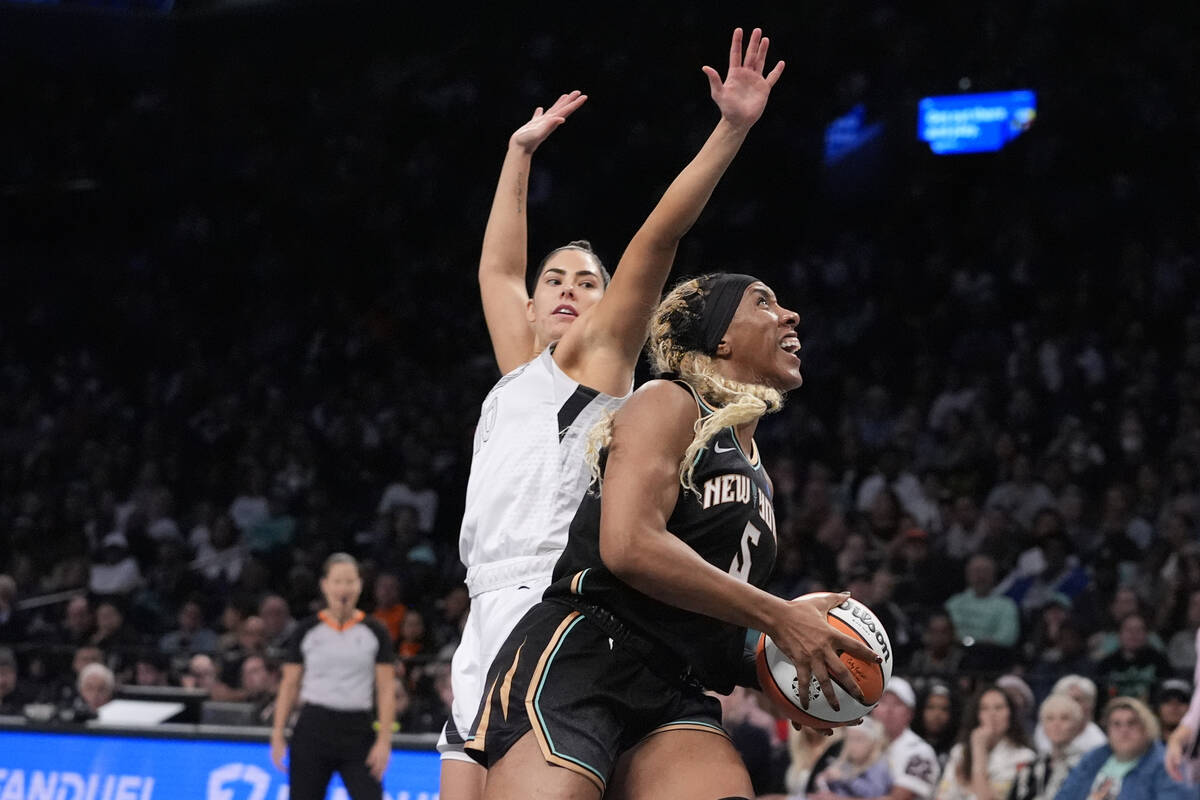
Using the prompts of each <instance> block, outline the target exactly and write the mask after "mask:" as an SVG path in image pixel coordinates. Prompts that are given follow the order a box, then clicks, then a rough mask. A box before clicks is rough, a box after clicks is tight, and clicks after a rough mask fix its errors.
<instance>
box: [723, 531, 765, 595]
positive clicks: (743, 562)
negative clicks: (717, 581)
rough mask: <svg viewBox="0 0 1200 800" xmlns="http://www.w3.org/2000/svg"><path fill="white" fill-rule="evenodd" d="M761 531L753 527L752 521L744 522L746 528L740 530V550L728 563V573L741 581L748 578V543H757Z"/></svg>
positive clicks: (745, 580)
mask: <svg viewBox="0 0 1200 800" xmlns="http://www.w3.org/2000/svg"><path fill="white" fill-rule="evenodd" d="M761 535H762V532H761V531H760V530H759V529H758V528H756V527H754V523H753V522H747V523H746V530H744V531H742V551H741V552H740V553H738V554H737V555H735V556H734V557H733V563H732V564H730V565H729V574H730V575H732V576H733V577H735V578H737V579H738V580H740V581H742V582H747V581H749V580H750V545H755V546H757V545H758V537H759V536H761Z"/></svg>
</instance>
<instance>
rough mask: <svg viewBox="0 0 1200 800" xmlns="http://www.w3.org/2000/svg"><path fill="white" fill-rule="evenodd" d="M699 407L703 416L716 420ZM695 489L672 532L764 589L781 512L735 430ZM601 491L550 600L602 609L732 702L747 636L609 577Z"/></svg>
mask: <svg viewBox="0 0 1200 800" xmlns="http://www.w3.org/2000/svg"><path fill="white" fill-rule="evenodd" d="M679 383H681V382H679ZM681 385H683V386H685V387H687V384H683V383H681ZM687 388H688V390H689V391H692V390H691V387H687ZM692 394H693V395H695V392H694V391H693V392H692ZM697 400H698V402H699V404H700V413H702V414H704V415H705V416H707V415H708V414H711V413H712V410H711V409H710V408H709V407H708V406H706V405H705V404H704V402H703V401H700V400H699V398H697ZM605 455H607V453H605V454H603V455H602V458H603V456H605ZM602 463H603V462H602ZM694 482H695V485H696V487H697V488H698V489H699V490H700V493H699V495H697V494H695V493H693V492H691V491H685V490H683V489H682V488H681V489H680V493H679V499H678V500H677V501H676V502H675V508H674V510H673V511H672V512H671V516H670V519H669V520H668V521H667V530H668V531H670V532H671V533H672V534H674V535H675V536H678V537H679V538H680V539H682V540H683V541H684V542H686V543H687V544H688V545H689V546H690V547H691V548H692V549H693V550H695V551H696V552H697V553H699V554H700V556H701V557H703V558H704V559H705V560H706V561H708V562H709V563H710V564H712V565H713V566H715V567H717V568H718V569H720V570H722V571H725V572H728V573H730V574H731V575H734V576H735V577H737V578H739V579H740V580H743V581H748V582H749V583H751V584H753V585H755V586H760V587H761V586H763V585H765V584H766V582H767V579H768V578H769V577H770V575H771V569H772V567H773V566H774V564H775V549H776V541H775V511H774V507H773V506H772V504H771V487H770V483H769V482H768V479H767V476H766V474H765V472H764V471H763V468H762V465H761V464H760V463H758V459H757V452H754V453H752V454H751V455H750V456H747V455H746V454H745V453H743V452H742V448H741V445H740V444H739V443H738V441H737V437H736V435H735V434H734V431H733V429H732V428H725V429H724V430H722V431H720V432H719V433H717V435H716V436H714V437H713V438H712V439H711V440H710V441H709V443H708V446H707V447H706V448H705V449H704V450H703V451H701V453H700V455H699V456H698V457H697V463H696V469H695V473H694ZM596 488H597V487H596V485H595V484H593V485H592V488H591V490H589V491H588V492H587V494H585V495H584V498H583V501H582V502H581V503H580V505H579V510H578V511H577V512H576V514H575V518H574V519H573V520H572V522H571V528H570V534H569V536H568V539H567V547H566V550H565V551H563V554H562V556H561V557H560V558H559V560H558V564H557V565H556V566H555V568H554V583H553V584H552V585H551V586H550V588H548V589H547V590H546V594H545V597H547V598H551V597H560V598H564V599H567V600H570V599H571V598H575V599H577V600H581V601H584V602H586V603H594V604H596V605H599V606H601V607H603V608H604V609H606V610H607V611H609V612H610V613H611V614H613V615H614V616H616V617H617V618H618V619H619V620H620V621H621V622H622V623H624V624H625V625H626V626H628V627H629V628H630V629H631V630H633V631H634V632H635V633H637V634H640V635H641V636H643V637H645V638H647V639H649V640H651V641H652V642H654V643H655V644H658V645H661V646H663V647H665V648H667V649H668V650H669V651H671V652H672V653H674V654H675V655H677V656H678V657H679V658H680V659H681V660H682V661H683V662H684V663H685V664H687V665H688V666H690V667H691V671H692V675H694V676H695V677H696V678H697V679H698V680H699V681H700V682H701V683H702V684H704V686H705V687H706V688H708V689H712V690H715V691H718V692H721V693H722V694H728V693H729V692H730V691H732V690H733V687H734V686H735V685H736V683H735V679H736V676H737V675H738V674H739V673H740V671H741V666H742V660H743V659H742V654H743V649H744V643H745V637H746V629H745V628H742V627H738V626H736V625H731V624H729V623H726V622H722V621H720V620H716V619H713V618H712V617H708V616H705V615H703V614H697V613H694V612H691V611H685V610H684V609H681V608H677V607H675V606H671V605H668V604H666V603H662V602H660V601H658V600H655V599H653V598H651V597H648V596H646V595H645V594H642V593H641V592H639V591H637V590H636V589H634V588H633V587H631V586H629V585H628V584H626V583H624V582H623V581H621V580H620V579H618V578H617V577H616V576H614V575H613V574H612V573H611V572H609V570H608V569H607V568H606V567H605V566H604V563H603V561H601V559H600V495H599V492H597V491H596Z"/></svg>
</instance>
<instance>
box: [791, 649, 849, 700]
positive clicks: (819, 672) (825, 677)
mask: <svg viewBox="0 0 1200 800" xmlns="http://www.w3.org/2000/svg"><path fill="white" fill-rule="evenodd" d="M838 663H839V664H841V662H840V661H839V662H838ZM842 669H845V665H844V664H842ZM797 674H799V671H798V670H797ZM812 674H813V677H814V678H816V679H817V684H818V685H819V686H820V687H821V694H823V695H825V699H826V700H827V701H829V705H830V707H831V708H832V709H833V710H834V711H841V710H842V704H841V703H839V702H838V699H837V692H836V691H835V690H834V688H833V681H832V680H830V678H829V670H828V669H827V668H826V666H825V664H824V663H823V662H821V661H819V660H814V661H813V665H812ZM852 683H853V682H852ZM801 685H804V684H801Z"/></svg>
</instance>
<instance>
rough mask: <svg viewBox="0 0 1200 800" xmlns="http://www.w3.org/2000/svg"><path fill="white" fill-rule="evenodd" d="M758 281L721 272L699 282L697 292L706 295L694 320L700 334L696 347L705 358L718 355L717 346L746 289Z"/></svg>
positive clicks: (751, 277) (749, 276) (745, 276)
mask: <svg viewBox="0 0 1200 800" xmlns="http://www.w3.org/2000/svg"><path fill="white" fill-rule="evenodd" d="M757 281H758V278H755V277H754V276H752V275H742V274H739V273H736V272H723V273H718V274H716V275H706V276H705V277H703V278H701V279H700V289H701V291H702V292H703V293H704V294H705V298H704V307H703V308H702V309H701V311H700V319H699V320H698V321H697V323H698V324H697V333H698V334H699V345H700V347H699V348H698V349H699V350H700V351H701V352H703V353H704V354H705V355H710V356H711V355H712V354H713V353H715V352H717V345H719V344H720V343H721V339H722V338H723V337H724V336H725V331H726V330H728V329H729V323H730V322H732V321H733V315H734V314H736V313H737V307H738V305H739V304H740V303H741V302H742V295H744V294H745V293H746V288H747V287H749V286H750V284H752V283H756V282H757Z"/></svg>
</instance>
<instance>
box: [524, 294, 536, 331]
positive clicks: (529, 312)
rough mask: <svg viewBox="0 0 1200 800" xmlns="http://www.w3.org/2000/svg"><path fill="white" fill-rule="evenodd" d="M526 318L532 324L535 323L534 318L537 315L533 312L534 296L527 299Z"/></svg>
mask: <svg viewBox="0 0 1200 800" xmlns="http://www.w3.org/2000/svg"><path fill="white" fill-rule="evenodd" d="M525 319H526V320H528V322H529V324H530V325H532V324H533V323H534V320H536V319H537V316H536V315H535V314H534V313H533V298H532V297H531V298H529V299H528V300H526V301H525Z"/></svg>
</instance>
